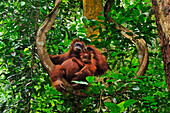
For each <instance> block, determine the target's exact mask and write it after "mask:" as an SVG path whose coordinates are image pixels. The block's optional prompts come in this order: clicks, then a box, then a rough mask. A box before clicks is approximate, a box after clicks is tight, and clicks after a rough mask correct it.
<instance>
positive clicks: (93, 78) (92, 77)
mask: <svg viewBox="0 0 170 113" xmlns="http://www.w3.org/2000/svg"><path fill="white" fill-rule="evenodd" d="M86 80H87V81H88V82H89V83H92V82H93V81H94V80H95V77H94V76H88V77H86Z"/></svg>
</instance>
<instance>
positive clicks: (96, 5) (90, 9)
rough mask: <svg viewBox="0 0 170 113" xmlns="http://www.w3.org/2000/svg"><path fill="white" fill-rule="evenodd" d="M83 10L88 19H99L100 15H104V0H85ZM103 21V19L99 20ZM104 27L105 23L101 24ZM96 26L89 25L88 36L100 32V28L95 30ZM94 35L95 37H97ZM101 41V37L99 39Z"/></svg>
mask: <svg viewBox="0 0 170 113" xmlns="http://www.w3.org/2000/svg"><path fill="white" fill-rule="evenodd" d="M83 11H84V16H85V17H86V18H87V19H93V20H98V18H97V17H98V16H103V14H101V12H102V11H103V1H102V0H83ZM98 21H99V22H101V20H98ZM101 26H102V28H103V25H101ZM95 28H96V26H91V27H87V37H89V36H91V35H92V34H96V35H98V34H99V30H95V31H93V30H94V29H95ZM96 37H97V36H96ZM96 37H94V38H96ZM98 41H101V39H98Z"/></svg>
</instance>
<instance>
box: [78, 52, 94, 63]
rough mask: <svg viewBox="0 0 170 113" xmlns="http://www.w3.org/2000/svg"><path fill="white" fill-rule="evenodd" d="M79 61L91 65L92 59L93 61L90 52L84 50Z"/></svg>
mask: <svg viewBox="0 0 170 113" xmlns="http://www.w3.org/2000/svg"><path fill="white" fill-rule="evenodd" d="M80 55H81V57H80V58H81V60H82V61H83V62H84V63H85V64H87V63H91V62H92V59H93V56H94V55H93V52H92V51H88V50H86V51H85V52H83V53H81V54H80Z"/></svg>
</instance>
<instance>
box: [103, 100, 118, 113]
mask: <svg viewBox="0 0 170 113" xmlns="http://www.w3.org/2000/svg"><path fill="white" fill-rule="evenodd" d="M104 105H105V106H106V107H108V109H109V110H111V111H112V112H113V111H114V113H120V108H119V106H117V105H116V104H115V103H111V102H105V103H104Z"/></svg>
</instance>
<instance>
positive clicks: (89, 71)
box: [72, 50, 96, 89]
mask: <svg viewBox="0 0 170 113" xmlns="http://www.w3.org/2000/svg"><path fill="white" fill-rule="evenodd" d="M80 55H81V56H80V58H81V61H80V60H79V59H77V58H75V57H73V58H72V60H73V61H75V62H77V64H78V65H79V66H80V67H83V68H82V69H81V70H80V71H79V72H76V73H75V74H74V76H75V77H73V78H72V81H85V80H86V77H87V76H93V75H94V73H95V72H96V66H95V64H94V62H93V61H94V60H93V52H92V51H88V50H86V52H83V53H81V54H80ZM75 86H78V84H74V85H73V87H75ZM76 89H77V88H76Z"/></svg>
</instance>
